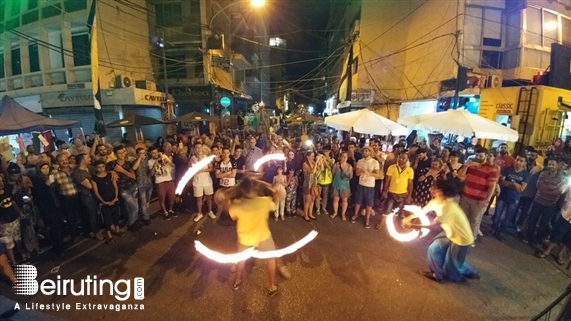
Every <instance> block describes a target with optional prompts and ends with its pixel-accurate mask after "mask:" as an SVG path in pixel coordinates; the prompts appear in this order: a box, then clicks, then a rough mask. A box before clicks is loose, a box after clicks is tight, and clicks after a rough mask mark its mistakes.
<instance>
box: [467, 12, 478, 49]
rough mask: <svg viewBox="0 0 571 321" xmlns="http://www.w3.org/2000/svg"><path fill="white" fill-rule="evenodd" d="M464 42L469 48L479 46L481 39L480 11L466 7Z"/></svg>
mask: <svg viewBox="0 0 571 321" xmlns="http://www.w3.org/2000/svg"><path fill="white" fill-rule="evenodd" d="M465 25H466V26H465V28H464V41H465V43H466V45H469V46H479V45H480V44H481V38H482V9H481V8H474V7H467V8H466V22H465Z"/></svg>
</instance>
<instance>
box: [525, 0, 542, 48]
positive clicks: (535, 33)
mask: <svg viewBox="0 0 571 321" xmlns="http://www.w3.org/2000/svg"><path fill="white" fill-rule="evenodd" d="M525 11H526V16H527V26H526V28H525V37H526V40H527V41H526V42H527V44H530V45H538V46H541V10H540V9H537V8H526V9H525Z"/></svg>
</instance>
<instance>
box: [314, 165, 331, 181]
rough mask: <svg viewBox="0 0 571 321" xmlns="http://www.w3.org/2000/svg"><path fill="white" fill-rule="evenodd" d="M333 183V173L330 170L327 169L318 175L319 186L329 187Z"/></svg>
mask: <svg viewBox="0 0 571 321" xmlns="http://www.w3.org/2000/svg"><path fill="white" fill-rule="evenodd" d="M332 182H333V173H331V170H330V169H329V168H327V167H326V168H325V169H324V170H322V171H321V172H320V173H319V174H318V175H317V184H319V185H329V184H331V183H332Z"/></svg>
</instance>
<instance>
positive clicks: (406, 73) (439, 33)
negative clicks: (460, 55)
mask: <svg viewBox="0 0 571 321" xmlns="http://www.w3.org/2000/svg"><path fill="white" fill-rule="evenodd" d="M456 10H457V7H456V1H421V0H412V1H363V2H362V11H361V32H360V40H361V41H360V45H359V46H360V65H359V80H358V86H356V87H355V88H363V89H365V88H369V89H377V90H379V89H380V91H381V92H380V93H378V94H377V96H378V97H380V100H381V101H383V99H385V100H386V99H393V100H415V99H424V98H431V97H432V98H434V97H437V95H438V91H439V81H440V80H442V79H447V78H454V77H455V75H456V63H455V62H454V60H453V59H452V57H451V52H452V48H453V45H454V41H455V38H454V36H453V34H454V32H455V30H456V20H455V16H456ZM401 20H402V21H401Z"/></svg>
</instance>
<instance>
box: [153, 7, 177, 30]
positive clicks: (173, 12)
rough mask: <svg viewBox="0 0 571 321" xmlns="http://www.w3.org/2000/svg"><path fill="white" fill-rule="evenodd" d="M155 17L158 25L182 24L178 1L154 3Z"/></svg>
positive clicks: (175, 25)
mask: <svg viewBox="0 0 571 321" xmlns="http://www.w3.org/2000/svg"><path fill="white" fill-rule="evenodd" d="M155 18H156V20H157V25H158V26H159V27H180V26H182V7H181V4H180V2H171V3H161V4H156V5H155Z"/></svg>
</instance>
